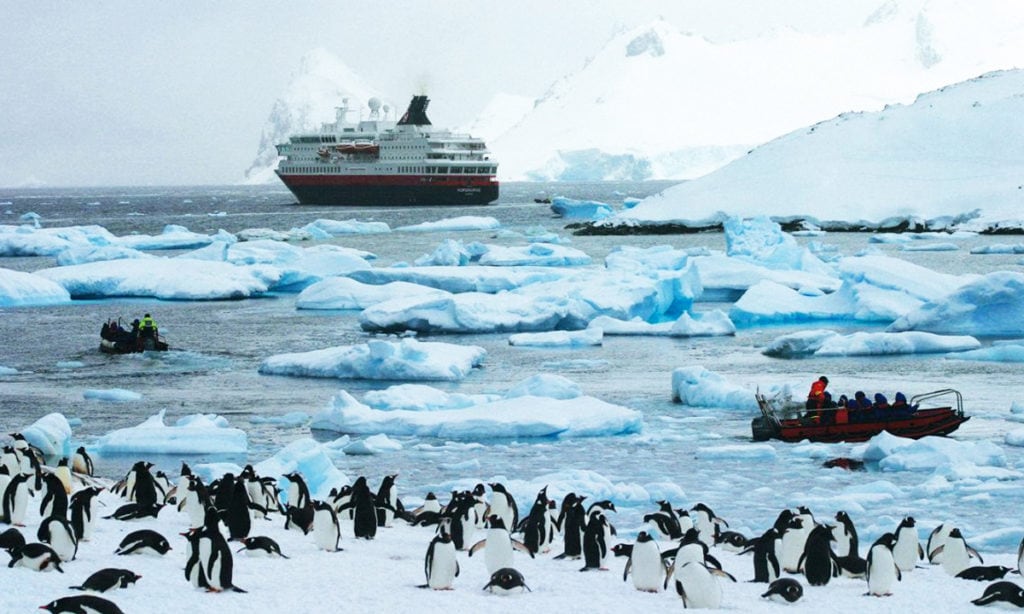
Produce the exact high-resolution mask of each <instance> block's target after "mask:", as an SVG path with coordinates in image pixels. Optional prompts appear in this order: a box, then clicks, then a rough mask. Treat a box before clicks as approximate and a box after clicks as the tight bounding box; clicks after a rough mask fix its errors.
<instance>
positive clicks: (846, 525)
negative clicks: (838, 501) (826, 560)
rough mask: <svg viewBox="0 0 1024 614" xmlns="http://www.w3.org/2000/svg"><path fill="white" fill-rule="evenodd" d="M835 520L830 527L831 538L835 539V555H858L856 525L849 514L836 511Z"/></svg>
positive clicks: (839, 556) (841, 556)
mask: <svg viewBox="0 0 1024 614" xmlns="http://www.w3.org/2000/svg"><path fill="white" fill-rule="evenodd" d="M836 522H837V523H838V524H836V525H834V526H833V527H832V538H833V540H834V541H835V544H836V546H835V548H834V550H835V553H836V557H838V558H843V557H846V556H850V555H851V554H853V555H856V556H860V543H859V540H858V538H857V527H855V526H854V524H853V520H851V519H850V515H849V514H847V513H846V512H844V511H842V510H840V511H838V512H836Z"/></svg>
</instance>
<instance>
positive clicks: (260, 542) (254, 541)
mask: <svg viewBox="0 0 1024 614" xmlns="http://www.w3.org/2000/svg"><path fill="white" fill-rule="evenodd" d="M243 550H244V551H246V552H248V553H249V554H250V555H253V554H265V555H267V556H279V557H281V558H282V559H286V558H288V557H287V556H285V555H284V553H283V552H281V546H279V545H278V544H277V542H276V541H274V540H273V539H271V538H269V537H267V536H266V535H257V536H255V537H246V538H245V539H243V540H242V547H241V548H239V549H238V550H236V551H235V552H242V551H243Z"/></svg>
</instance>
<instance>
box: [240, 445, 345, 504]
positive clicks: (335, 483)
mask: <svg viewBox="0 0 1024 614" xmlns="http://www.w3.org/2000/svg"><path fill="white" fill-rule="evenodd" d="M346 443H347V442H346ZM328 450H330V446H329V445H327V444H320V443H317V442H316V441H315V440H313V439H311V438H309V437H305V438H303V439H297V440H295V441H293V442H291V443H290V444H288V445H287V446H285V447H283V448H281V449H280V450H278V451H277V452H276V453H275V454H274V455H273V456H271V457H270V458H267V459H264V460H262V461H260V462H258V463H256V464H254V465H253V469H255V470H256V473H258V474H259V475H264V476H279V477H278V486H280V487H281V490H282V498H283V499H285V502H286V503H287V498H288V488H287V484H288V481H287V479H286V478H284V477H283V476H284V475H285V474H288V473H291V472H293V471H298V472H299V473H300V474H302V478H303V479H304V480H305V482H306V486H308V487H309V493H310V495H311V496H312V497H314V498H317V499H323V498H326V497H327V495H328V494H329V493H330V490H331V488H332V487H340V486H343V485H345V484H351V481H350V480H349V479H348V476H346V475H345V474H344V473H343V472H342V471H341V470H340V469H338V468H337V467H336V466H335V465H334V461H333V460H331V455H330V454H328Z"/></svg>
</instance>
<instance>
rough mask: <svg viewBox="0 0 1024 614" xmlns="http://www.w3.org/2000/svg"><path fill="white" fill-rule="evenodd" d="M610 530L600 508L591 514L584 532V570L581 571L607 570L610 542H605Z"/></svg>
mask: <svg viewBox="0 0 1024 614" xmlns="http://www.w3.org/2000/svg"><path fill="white" fill-rule="evenodd" d="M607 528H608V519H607V518H605V517H604V512H602V511H601V509H600V508H598V509H595V510H594V511H593V512H592V513H591V514H590V520H589V521H587V528H586V529H585V530H584V531H583V562H584V565H583V568H582V569H580V571H590V570H592V569H602V570H603V569H606V568H605V566H604V563H605V560H606V559H607V558H608V542H607V541H605V534H606V532H607V531H606V530H607Z"/></svg>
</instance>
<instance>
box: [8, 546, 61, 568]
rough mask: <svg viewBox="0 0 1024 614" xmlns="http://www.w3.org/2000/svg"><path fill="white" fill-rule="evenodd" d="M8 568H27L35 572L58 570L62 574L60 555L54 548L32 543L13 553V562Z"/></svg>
mask: <svg viewBox="0 0 1024 614" xmlns="http://www.w3.org/2000/svg"><path fill="white" fill-rule="evenodd" d="M7 566H8V567H27V568H28V569H31V570H33V571H49V570H51V569H56V570H57V571H59V572H60V573H64V570H63V569H61V568H60V555H58V554H57V553H56V552H55V551H54V550H53V548H51V547H50V546H48V545H46V544H40V543H31V544H25V545H24V546H22V547H21V548H18V549H17V550H15V551H13V552H11V561H10V562H9V563H7Z"/></svg>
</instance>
